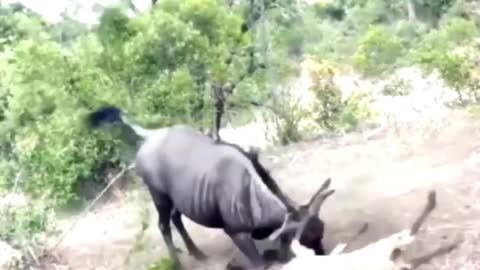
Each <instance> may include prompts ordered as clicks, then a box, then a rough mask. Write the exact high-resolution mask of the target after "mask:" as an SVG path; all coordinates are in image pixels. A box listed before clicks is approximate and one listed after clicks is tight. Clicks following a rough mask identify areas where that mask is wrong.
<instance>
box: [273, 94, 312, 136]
mask: <svg viewBox="0 0 480 270" xmlns="http://www.w3.org/2000/svg"><path fill="white" fill-rule="evenodd" d="M270 109H271V112H270V113H266V114H264V118H265V119H266V120H267V123H273V130H272V132H268V134H271V135H270V137H271V138H270V139H271V140H272V141H273V142H274V143H275V144H281V145H287V144H290V143H295V142H299V141H301V140H302V139H304V138H305V137H306V134H304V132H303V131H302V130H301V122H302V121H303V120H305V119H306V118H308V116H309V111H308V110H307V109H306V108H304V107H303V106H302V105H301V103H300V100H299V99H298V98H297V97H295V96H294V95H292V93H291V90H290V89H289V88H283V89H282V90H281V92H280V93H278V96H277V97H276V98H274V102H273V103H272V106H270ZM268 127H269V126H267V128H268Z"/></svg>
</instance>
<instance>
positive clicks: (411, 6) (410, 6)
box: [405, 0, 417, 21]
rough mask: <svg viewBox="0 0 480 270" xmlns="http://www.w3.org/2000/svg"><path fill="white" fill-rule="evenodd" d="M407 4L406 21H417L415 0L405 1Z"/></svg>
mask: <svg viewBox="0 0 480 270" xmlns="http://www.w3.org/2000/svg"><path fill="white" fill-rule="evenodd" d="M405 1H406V2H407V12H408V19H409V20H410V21H416V20H417V13H416V11H415V0H405Z"/></svg>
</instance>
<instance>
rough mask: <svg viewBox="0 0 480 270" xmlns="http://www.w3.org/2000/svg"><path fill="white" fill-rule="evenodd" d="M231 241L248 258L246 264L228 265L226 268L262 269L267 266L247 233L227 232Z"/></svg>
mask: <svg viewBox="0 0 480 270" xmlns="http://www.w3.org/2000/svg"><path fill="white" fill-rule="evenodd" d="M227 234H228V235H229V236H230V238H231V239H232V241H233V243H234V244H235V245H236V246H237V247H238V249H240V251H241V252H242V253H243V254H244V255H245V256H246V257H247V258H248V260H249V262H248V265H246V266H240V267H239V266H237V265H234V266H232V265H229V266H228V268H231V269H237V268H244V269H249V270H263V269H265V268H266V267H267V264H266V262H265V260H264V259H263V257H262V255H260V252H258V249H257V247H256V246H255V242H254V241H253V239H252V237H251V236H250V234H248V233H233V234H232V233H228V232H227Z"/></svg>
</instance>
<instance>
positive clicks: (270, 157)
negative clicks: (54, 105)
mask: <svg viewBox="0 0 480 270" xmlns="http://www.w3.org/2000/svg"><path fill="white" fill-rule="evenodd" d="M368 132H371V131H368ZM368 132H363V133H361V132H358V133H355V134H350V135H347V136H343V137H339V138H330V139H321V140H317V141H315V142H308V143H301V144H297V145H291V146H288V147H283V148H277V149H275V150H274V151H270V152H268V153H265V154H264V156H263V157H262V158H263V159H264V162H265V164H266V165H267V167H269V168H272V173H273V175H274V176H275V177H276V179H277V180H278V181H279V183H280V185H281V186H282V188H283V189H284V190H285V191H286V192H287V193H288V194H289V195H291V196H292V197H293V198H294V199H296V200H297V201H298V202H306V201H307V200H308V199H309V196H311V195H312V193H313V192H315V190H316V189H317V188H318V187H319V185H320V184H321V183H322V182H323V180H324V179H325V178H326V177H331V178H332V186H333V187H334V188H335V189H336V193H335V194H334V196H332V197H331V198H330V199H329V200H328V201H327V202H326V203H325V205H324V208H323V209H322V211H321V213H320V215H321V217H322V218H323V219H324V220H325V222H326V226H327V229H326V238H325V243H326V246H327V248H328V249H331V248H333V246H335V245H336V244H337V243H338V242H341V241H343V240H346V239H347V238H348V237H349V236H350V235H351V234H352V233H354V231H356V230H358V228H359V227H360V226H361V224H362V223H363V222H369V225H370V226H369V230H368V231H367V233H365V234H364V235H363V236H361V237H360V239H358V240H357V242H355V243H354V244H353V246H352V248H356V247H360V246H363V245H365V244H366V243H369V242H371V241H374V240H377V239H379V238H380V237H383V236H386V235H387V234H390V233H393V232H396V231H398V230H400V229H403V228H406V227H407V226H409V225H410V224H411V222H413V219H414V218H415V217H416V215H418V213H419V212H420V210H421V208H422V207H423V205H424V203H425V201H426V196H427V192H428V190H430V189H435V190H436V191H437V200H438V208H437V209H436V210H435V211H434V213H433V214H432V216H431V217H430V219H429V220H427V222H426V224H425V226H424V228H423V229H422V231H421V233H420V235H419V239H418V243H416V244H414V245H412V247H411V249H410V251H411V252H412V253H414V254H419V253H423V252H428V251H429V250H432V249H434V248H435V247H438V246H439V245H441V244H442V243H447V242H449V241H452V240H454V239H456V238H457V237H462V239H464V242H463V243H462V245H461V246H460V247H459V248H458V249H457V250H455V251H453V252H452V253H450V254H449V255H447V256H444V257H440V258H437V259H435V260H434V261H433V262H432V264H430V265H427V266H423V267H421V268H420V269H425V270H426V269H449V270H450V269H457V270H462V269H480V199H479V198H480V181H479V179H478V176H479V175H480V144H478V143H479V142H480V141H479V140H478V138H479V136H478V135H479V132H480V121H477V120H474V119H472V118H469V117H467V116H465V115H464V114H462V113H454V114H452V116H451V117H450V121H449V123H444V126H443V127H442V128H441V131H439V132H437V133H436V134H434V135H432V136H431V137H427V138H424V140H423V142H422V143H418V141H417V143H415V144H412V143H410V140H409V139H411V138H413V137H414V136H416V135H417V134H418V133H420V132H422V131H421V130H420V129H413V130H409V131H408V132H404V133H402V134H401V135H400V136H396V137H395V136H391V135H389V134H388V133H383V134H380V135H378V134H377V135H376V136H371V137H373V138H372V139H367V137H368V136H367V135H368ZM432 134H433V133H432ZM136 194H137V196H140V197H141V198H143V200H144V203H143V204H141V203H139V202H138V199H136V200H129V199H124V200H121V201H117V202H113V203H109V204H106V205H104V206H102V207H101V208H98V209H96V210H95V211H93V212H91V213H89V214H88V215H87V216H86V217H85V218H82V220H81V221H80V222H79V223H78V225H77V226H76V227H75V228H74V230H72V231H71V232H69V234H68V235H67V237H66V238H65V240H64V241H63V242H62V244H61V245H60V246H59V248H58V249H57V251H56V254H57V256H58V266H60V265H64V266H67V265H68V267H66V268H64V269H73V270H77V269H78V270H80V269H81V270H89V269H92V270H93V269H96V270H101V269H109V270H110V269H147V267H148V265H149V264H151V263H152V262H156V261H158V260H159V259H160V258H161V257H163V256H166V252H165V247H164V244H163V241H162V238H161V235H160V232H159V230H158V229H157V225H156V224H157V222H156V220H157V216H156V213H155V212H154V210H153V207H152V205H151V202H150V201H149V197H148V194H147V193H146V192H145V190H143V189H141V190H140V191H139V192H137V193H136ZM146 207H147V208H146ZM145 209H148V210H149V213H150V217H149V220H150V223H149V227H148V229H147V231H146V233H145V235H144V236H143V238H142V240H141V242H142V243H143V244H144V245H143V247H141V248H140V251H139V252H136V253H135V254H134V255H132V256H130V258H131V260H130V262H128V263H127V262H126V259H127V258H129V256H128V252H129V250H131V249H132V245H133V243H134V239H135V235H136V233H137V232H138V230H139V228H140V223H141V222H140V218H139V213H140V212H141V210H145ZM185 221H186V222H185V223H186V226H187V229H188V230H189V231H190V232H191V235H192V238H193V239H194V241H196V242H197V244H198V246H199V247H201V248H202V249H203V250H204V251H205V253H206V254H207V255H209V256H210V258H209V260H208V261H207V262H198V261H195V260H194V259H193V258H191V257H189V256H188V255H187V254H186V252H183V253H182V255H181V260H182V261H183V262H184V263H185V265H186V266H187V269H205V270H207V269H212V270H213V269H219V270H220V269H222V270H223V269H225V265H226V263H227V261H228V260H230V259H231V258H232V257H233V256H237V255H239V252H238V251H237V250H236V248H235V247H234V246H233V244H232V243H231V242H230V240H229V239H228V238H227V237H226V236H225V235H224V234H223V233H222V232H221V231H218V230H212V229H207V228H204V227H201V226H198V225H196V224H194V223H192V222H190V221H188V220H185ZM69 222H71V219H69V220H68V221H66V223H65V224H64V225H63V226H64V227H67V225H68V223H69ZM174 241H175V243H176V245H177V246H178V247H179V248H180V249H182V250H185V248H184V245H183V242H182V241H181V239H180V237H179V236H178V234H177V233H176V232H175V231H174ZM54 266H55V265H53V264H52V265H51V268H50V269H55V267H54Z"/></svg>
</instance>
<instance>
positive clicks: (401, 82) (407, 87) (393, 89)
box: [382, 76, 413, 96]
mask: <svg viewBox="0 0 480 270" xmlns="http://www.w3.org/2000/svg"><path fill="white" fill-rule="evenodd" d="M412 90H413V86H412V85H411V84H410V82H408V81H407V80H405V79H402V78H400V77H398V76H395V77H393V78H392V79H391V80H389V81H388V82H387V83H386V84H385V86H384V87H383V90H382V94H384V95H387V96H405V95H408V94H410V93H411V92H412Z"/></svg>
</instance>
